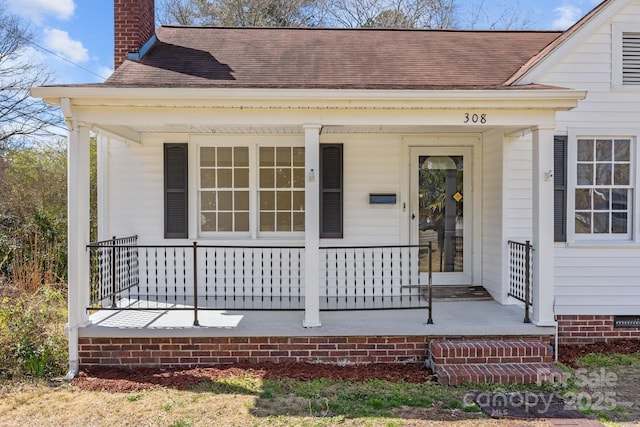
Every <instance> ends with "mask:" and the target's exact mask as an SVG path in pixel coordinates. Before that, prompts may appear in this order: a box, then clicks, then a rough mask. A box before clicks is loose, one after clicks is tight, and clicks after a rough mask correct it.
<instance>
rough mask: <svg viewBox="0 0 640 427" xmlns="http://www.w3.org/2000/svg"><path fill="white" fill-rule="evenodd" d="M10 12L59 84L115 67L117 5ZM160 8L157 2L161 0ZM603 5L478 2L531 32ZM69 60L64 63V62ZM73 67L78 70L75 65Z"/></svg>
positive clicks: (40, 6)
mask: <svg viewBox="0 0 640 427" xmlns="http://www.w3.org/2000/svg"><path fill="white" fill-rule="evenodd" d="M5 2H6V5H7V6H8V8H9V11H10V12H12V13H15V14H18V15H21V16H22V17H23V18H24V19H25V20H27V21H28V22H29V23H30V27H31V30H32V31H33V33H34V34H35V36H36V37H35V41H36V43H37V44H38V45H39V46H41V47H42V48H44V49H46V51H45V50H43V49H40V48H38V47H33V49H32V50H31V51H30V52H29V54H30V55H32V56H33V57H34V58H36V59H39V60H41V61H42V62H44V63H46V64H47V65H48V66H49V68H50V69H51V70H52V71H53V73H54V82H55V83H59V84H68V83H95V82H101V81H103V80H104V78H106V77H108V76H109V74H111V72H112V71H113V70H112V67H113V1H112V0H5ZM156 2H157V0H156ZM599 2H600V0H519V1H518V0H484V1H483V0H475V1H467V2H464V1H463V2H461V3H463V4H467V5H469V4H480V3H483V4H484V6H485V9H486V10H487V11H488V13H489V14H491V15H493V16H499V14H500V13H501V10H502V9H503V8H504V7H505V5H507V6H506V7H508V8H514V7H516V8H518V9H519V10H521V11H522V13H521V15H522V16H526V17H528V21H529V25H528V27H527V29H545V30H548V29H553V30H557V29H561V30H564V29H566V28H567V27H569V26H570V25H571V24H573V23H574V22H575V21H576V20H578V19H579V18H581V17H582V16H584V15H585V14H586V13H587V12H588V11H589V10H591V9H592V8H593V7H595V5H597V4H598V3H599ZM62 58H64V59H62ZM72 63H73V64H72ZM74 64H75V65H74Z"/></svg>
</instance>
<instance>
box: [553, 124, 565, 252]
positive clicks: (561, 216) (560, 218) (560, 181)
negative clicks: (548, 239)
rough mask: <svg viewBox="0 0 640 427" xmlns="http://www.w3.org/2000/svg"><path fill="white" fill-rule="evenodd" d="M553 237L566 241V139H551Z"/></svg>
mask: <svg viewBox="0 0 640 427" xmlns="http://www.w3.org/2000/svg"><path fill="white" fill-rule="evenodd" d="M553 185H554V186H553V235H554V241H556V242H566V241H567V137H566V136H555V137H554V139H553Z"/></svg>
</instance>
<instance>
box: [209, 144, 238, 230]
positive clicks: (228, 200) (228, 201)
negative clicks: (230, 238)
mask: <svg viewBox="0 0 640 427" xmlns="http://www.w3.org/2000/svg"><path fill="white" fill-rule="evenodd" d="M199 179H200V190H199V191H200V194H199V196H200V231H201V232H249V227H250V225H249V197H250V185H249V148H248V147H200V177H199Z"/></svg>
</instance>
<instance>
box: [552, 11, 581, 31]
mask: <svg viewBox="0 0 640 427" xmlns="http://www.w3.org/2000/svg"><path fill="white" fill-rule="evenodd" d="M553 13H554V14H556V15H558V18H556V20H555V21H553V23H552V24H551V27H552V28H553V29H554V30H566V29H567V28H569V27H570V26H572V25H573V24H575V23H576V22H577V21H578V19H580V18H582V15H583V13H582V10H581V9H580V8H578V7H576V6H572V5H564V6H560V7H556V8H555V9H554V10H553Z"/></svg>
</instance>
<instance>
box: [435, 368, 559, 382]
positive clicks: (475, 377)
mask: <svg viewBox="0 0 640 427" xmlns="http://www.w3.org/2000/svg"><path fill="white" fill-rule="evenodd" d="M434 373H435V375H436V376H437V378H438V383H440V384H441V385H453V386H455V385H460V384H465V383H468V384H483V383H490V384H543V383H555V382H564V381H566V380H567V376H566V374H565V373H564V372H562V371H561V370H560V369H558V368H556V367H555V366H554V365H553V364H551V363H503V364H499V365H484V364H469V365H443V366H436V367H435V368H434Z"/></svg>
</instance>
